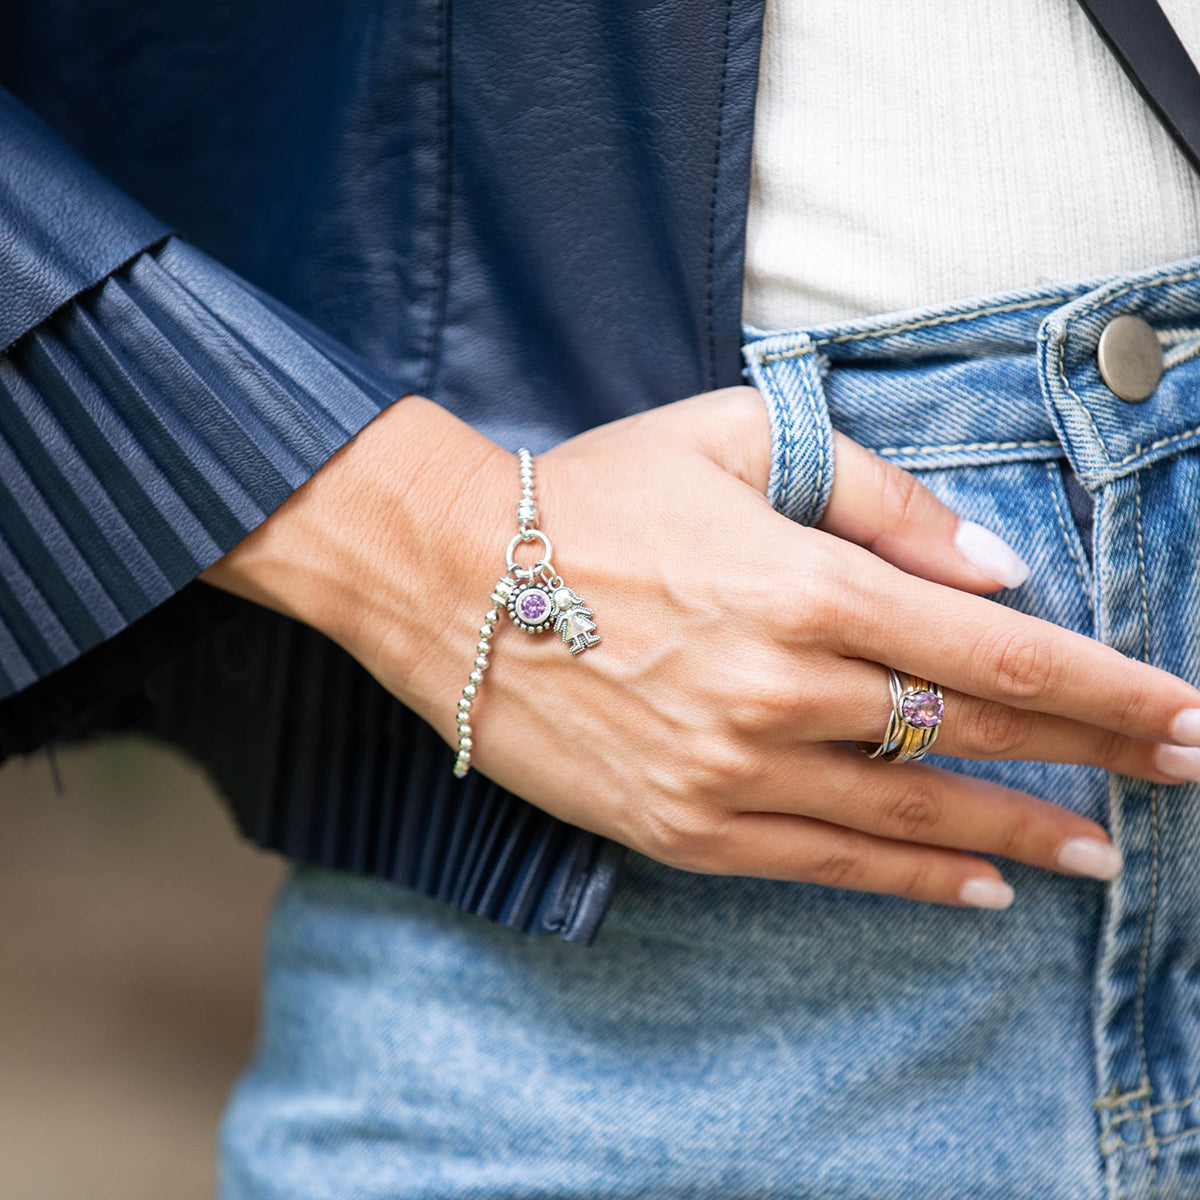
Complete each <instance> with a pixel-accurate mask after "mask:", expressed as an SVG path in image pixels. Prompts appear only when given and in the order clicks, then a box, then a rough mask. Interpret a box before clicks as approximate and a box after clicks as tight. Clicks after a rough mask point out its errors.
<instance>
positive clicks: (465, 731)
mask: <svg viewBox="0 0 1200 1200" xmlns="http://www.w3.org/2000/svg"><path fill="white" fill-rule="evenodd" d="M458 736H459V740H461V739H462V738H464V737H470V736H471V726H470V725H468V724H467V722H466V721H464V722H463V723H462V724H461V725H460V726H459V727H458Z"/></svg>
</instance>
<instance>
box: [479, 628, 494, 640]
mask: <svg viewBox="0 0 1200 1200" xmlns="http://www.w3.org/2000/svg"><path fill="white" fill-rule="evenodd" d="M492 633H493V627H492V626H491V625H480V627H479V636H480V637H481V638H490V637H491V636H492Z"/></svg>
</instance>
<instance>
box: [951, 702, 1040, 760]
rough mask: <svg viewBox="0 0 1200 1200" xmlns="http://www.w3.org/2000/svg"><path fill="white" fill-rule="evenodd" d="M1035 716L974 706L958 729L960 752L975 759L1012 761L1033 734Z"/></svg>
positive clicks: (985, 705) (1003, 708) (998, 706)
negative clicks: (961, 750) (1007, 759)
mask: <svg viewBox="0 0 1200 1200" xmlns="http://www.w3.org/2000/svg"><path fill="white" fill-rule="evenodd" d="M1033 726H1034V714H1033V713H1032V712H1031V711H1029V710H1028V709H1021V708H1010V707H1009V706H1008V705H1006V704H988V703H986V702H983V703H978V704H973V705H971V706H970V708H969V709H968V711H966V712H964V713H963V714H962V715H961V717H960V720H959V724H958V727H957V728H956V729H955V734H956V740H957V741H958V743H959V745H960V746H961V748H962V749H963V750H964V751H965V752H966V753H967V754H969V755H971V756H973V757H983V756H988V757H992V758H1010V757H1012V755H1013V754H1015V753H1016V752H1017V751H1018V750H1020V749H1021V748H1022V747H1023V746H1025V745H1026V744H1027V743H1028V741H1029V738H1030V736H1031V735H1032V733H1033Z"/></svg>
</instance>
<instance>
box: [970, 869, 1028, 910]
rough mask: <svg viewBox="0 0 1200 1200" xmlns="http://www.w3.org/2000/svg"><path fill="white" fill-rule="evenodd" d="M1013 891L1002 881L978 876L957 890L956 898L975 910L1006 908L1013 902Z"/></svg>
mask: <svg viewBox="0 0 1200 1200" xmlns="http://www.w3.org/2000/svg"><path fill="white" fill-rule="evenodd" d="M1013 895H1014V893H1013V890H1012V888H1010V887H1009V886H1008V884H1007V883H1005V882H1004V880H1002V879H991V878H988V877H986V876H982V875H981V876H978V877H977V878H975V879H968V880H967V881H966V882H965V883H964V884H963V885H962V887H960V888H959V889H958V898H959V899H960V900H961V901H962V902H963V903H964V904H970V905H972V906H973V907H975V908H1007V907H1008V906H1009V905H1010V904H1011V903H1012V902H1013Z"/></svg>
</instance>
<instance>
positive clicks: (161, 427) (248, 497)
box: [0, 236, 404, 697]
mask: <svg viewBox="0 0 1200 1200" xmlns="http://www.w3.org/2000/svg"><path fill="white" fill-rule="evenodd" d="M403 390H404V389H403V388H400V387H399V386H397V385H396V383H395V382H394V381H390V380H388V379H387V378H386V377H384V376H383V375H382V374H381V373H379V372H377V371H376V370H375V369H374V368H372V367H371V366H370V365H369V364H367V363H366V362H364V361H363V360H361V359H359V358H357V357H356V356H354V355H353V354H352V352H350V351H349V350H347V349H346V348H345V347H343V346H341V345H340V344H339V343H337V342H336V341H335V340H334V339H332V338H330V337H328V336H327V335H326V334H324V333H323V332H322V331H320V330H319V329H318V328H317V327H316V326H314V325H312V323H311V322H308V321H306V320H305V319H304V318H302V317H300V316H299V315H298V314H296V313H293V312H291V310H289V309H288V308H286V306H284V305H282V304H280V303H279V302H278V301H277V300H274V299H273V298H271V297H269V296H267V295H266V294H265V293H263V292H261V291H260V290H259V289H257V288H255V287H254V286H253V285H251V284H249V283H248V282H247V281H245V280H243V279H241V278H240V277H239V276H237V275H236V274H235V273H234V272H232V271H230V270H228V269H227V268H224V267H222V266H221V265H220V264H219V263H217V262H216V261H215V260H214V259H212V258H211V257H209V256H208V255H207V254H205V253H204V252H203V251H201V250H199V249H198V248H197V247H195V246H192V245H190V244H189V243H187V242H185V241H183V240H182V239H181V238H179V237H175V236H172V237H169V238H167V240H166V241H164V242H163V243H161V244H160V245H159V246H158V247H156V248H154V249H151V250H146V251H143V252H142V253H140V254H138V255H137V256H136V257H134V258H133V259H132V260H130V261H129V262H128V263H126V264H125V265H124V266H122V267H121V268H120V269H118V270H117V271H115V272H113V273H112V274H111V275H109V276H108V277H106V278H105V279H103V280H102V281H100V282H99V283H98V284H96V285H94V286H93V287H90V288H88V289H85V290H84V291H83V292H81V293H79V295H77V296H76V297H75V298H73V299H72V300H71V301H70V302H69V303H67V304H66V305H64V306H62V307H61V308H60V309H58V310H57V311H56V312H55V313H54V314H53V315H52V316H51V317H49V318H48V319H47V320H45V321H44V322H42V323H41V324H40V325H38V326H36V327H35V328H34V329H32V330H30V331H28V332H27V333H26V334H24V335H23V336H22V337H20V338H19V339H18V340H17V341H16V342H15V343H14V344H13V345H12V346H11V347H10V348H9V349H8V351H7V352H6V353H5V354H3V355H0V697H2V696H5V695H8V694H11V693H13V692H17V691H20V690H21V689H22V688H24V687H26V686H28V685H29V684H31V683H33V682H34V681H36V680H37V679H39V678H41V677H43V676H44V675H46V674H47V673H48V672H50V671H53V670H55V669H56V668H58V667H60V666H62V665H64V664H65V663H68V662H70V661H71V660H72V659H74V658H76V657H77V656H79V655H80V654H82V653H83V652H84V651H86V650H88V649H89V648H91V647H92V646H95V645H97V644H98V643H100V642H102V641H104V640H105V639H107V638H109V637H111V636H112V635H114V634H115V633H117V632H118V631H119V630H121V629H122V628H124V627H125V626H126V625H128V624H129V623H130V622H132V621H134V620H136V619H137V618H138V617H140V616H141V615H142V614H144V613H146V612H148V611H149V610H150V609H151V608H153V607H154V606H156V605H157V604H159V603H160V602H162V601H163V600H165V599H166V598H167V597H169V596H171V595H173V594H174V593H175V592H176V591H178V590H179V589H180V588H182V587H183V585H184V584H186V583H187V582H189V581H190V580H191V579H193V578H195V576H197V575H198V574H199V573H200V572H201V571H202V570H204V569H205V567H207V566H209V565H210V564H211V563H213V562H215V561H216V560H217V559H218V558H220V557H221V555H223V554H224V553H225V552H226V551H227V550H229V549H230V548H231V547H232V546H234V545H235V544H236V543H237V542H238V541H240V540H241V539H242V538H243V537H244V536H245V535H246V534H247V533H249V532H250V531H251V530H252V529H253V528H254V527H255V526H256V525H258V524H259V523H260V522H261V521H262V520H264V519H265V518H266V517H267V515H268V514H270V513H271V512H272V511H273V510H274V509H275V508H277V507H278V506H279V505H280V504H281V503H282V502H283V501H284V500H285V499H286V498H287V497H288V495H290V494H291V492H293V491H294V490H295V489H296V488H297V487H298V486H299V485H300V484H301V483H303V482H304V481H305V480H306V479H308V478H309V477H310V476H311V475H312V474H313V473H314V472H315V471H316V470H317V468H318V467H320V466H321V464H322V463H324V462H325V461H326V460H327V459H328V458H329V457H330V455H332V454H333V453H334V451H336V450H337V449H338V448H339V447H341V446H342V445H344V444H345V443H346V442H347V441H349V440H350V438H351V437H353V436H354V434H355V433H357V432H358V431H359V430H360V429H361V428H362V427H363V426H364V425H366V424H367V423H368V422H369V421H370V420H371V419H372V418H373V417H374V416H376V415H377V414H378V413H379V412H380V411H382V409H383V408H385V407H386V406H387V405H388V404H390V403H391V402H392V401H394V400H395V399H396V398H397V396H398V395H399V394H400V393H401V392H402V391H403Z"/></svg>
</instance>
